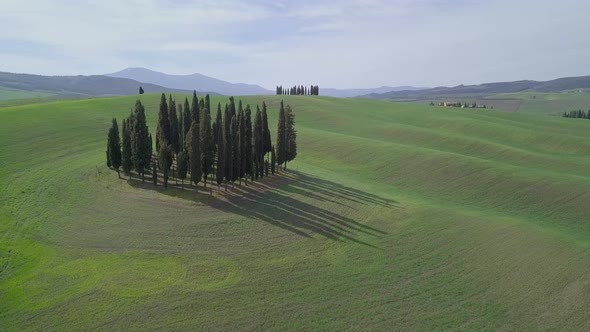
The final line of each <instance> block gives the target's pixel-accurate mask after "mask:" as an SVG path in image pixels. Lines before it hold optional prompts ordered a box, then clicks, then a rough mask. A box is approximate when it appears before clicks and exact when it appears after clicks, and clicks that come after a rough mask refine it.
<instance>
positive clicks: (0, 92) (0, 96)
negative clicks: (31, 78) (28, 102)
mask: <svg viewBox="0 0 590 332" xmlns="http://www.w3.org/2000/svg"><path fill="white" fill-rule="evenodd" d="M49 96H51V94H50V93H46V92H39V91H25V90H18V89H12V88H6V87H0V101H6V100H15V99H32V98H44V97H49Z"/></svg>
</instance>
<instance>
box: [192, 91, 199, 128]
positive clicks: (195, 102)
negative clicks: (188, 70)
mask: <svg viewBox="0 0 590 332" xmlns="http://www.w3.org/2000/svg"><path fill="white" fill-rule="evenodd" d="M191 115H192V120H191V122H192V121H193V120H194V121H195V122H196V123H199V98H197V90H194V91H193V100H192V103H191Z"/></svg>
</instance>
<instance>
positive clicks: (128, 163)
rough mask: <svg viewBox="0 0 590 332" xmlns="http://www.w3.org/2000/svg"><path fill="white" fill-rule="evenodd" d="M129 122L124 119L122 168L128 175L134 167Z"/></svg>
mask: <svg viewBox="0 0 590 332" xmlns="http://www.w3.org/2000/svg"><path fill="white" fill-rule="evenodd" d="M128 121H129V120H125V119H123V144H122V153H121V166H122V167H123V172H124V173H125V174H126V175H129V173H130V172H131V167H133V159H132V156H131V130H130V127H131V126H130V125H129V124H128Z"/></svg>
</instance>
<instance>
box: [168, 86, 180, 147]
mask: <svg viewBox="0 0 590 332" xmlns="http://www.w3.org/2000/svg"><path fill="white" fill-rule="evenodd" d="M168 118H169V119H168V122H169V123H170V141H169V144H170V146H171V147H172V152H174V153H175V154H176V153H178V152H180V142H179V140H180V139H179V136H180V130H179V129H178V117H177V115H176V101H175V100H174V99H172V95H170V102H169V103H168Z"/></svg>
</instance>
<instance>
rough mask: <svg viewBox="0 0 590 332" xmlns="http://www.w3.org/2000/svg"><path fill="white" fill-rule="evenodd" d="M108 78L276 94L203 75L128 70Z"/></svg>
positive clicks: (234, 92)
mask: <svg viewBox="0 0 590 332" xmlns="http://www.w3.org/2000/svg"><path fill="white" fill-rule="evenodd" d="M106 76H110V77H120V78H128V79H132V80H136V81H139V82H146V83H152V84H157V85H161V86H166V87H169V88H174V89H184V90H191V91H192V90H195V89H196V90H197V91H214V92H217V93H219V94H222V95H228V96H243V95H269V94H274V92H273V91H270V90H267V89H265V88H263V87H261V86H258V85H253V84H245V83H230V82H226V81H222V80H219V79H216V78H213V77H209V76H205V75H202V74H191V75H168V74H164V73H160V72H157V71H153V70H149V69H146V68H127V69H123V70H121V71H119V72H116V73H112V74H106Z"/></svg>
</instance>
